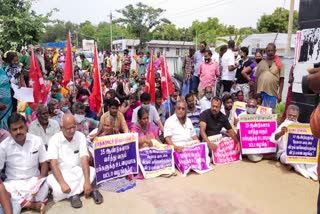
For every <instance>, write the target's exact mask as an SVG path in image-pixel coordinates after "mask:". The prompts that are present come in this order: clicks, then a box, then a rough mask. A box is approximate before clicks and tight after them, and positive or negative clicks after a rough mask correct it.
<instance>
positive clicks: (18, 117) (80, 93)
mask: <svg viewBox="0 0 320 214" xmlns="http://www.w3.org/2000/svg"><path fill="white" fill-rule="evenodd" d="M32 52H34V53H35V55H36V56H37V60H38V62H39V64H40V65H41V70H42V75H43V77H44V81H45V85H46V86H47V87H46V88H47V90H48V96H47V99H46V102H45V103H44V104H35V103H22V102H19V101H18V100H16V99H15V98H14V96H13V95H14V92H13V90H12V85H16V86H18V87H24V86H29V85H30V80H29V75H28V72H29V69H30V56H31V54H32ZM248 55H249V51H248V48H247V47H236V45H235V42H234V41H233V40H230V41H229V42H228V45H224V46H222V47H221V48H220V50H219V51H218V52H216V49H215V47H214V44H210V47H209V48H208V47H207V44H206V42H201V43H200V49H199V50H197V51H196V50H195V49H194V48H190V50H189V53H188V55H187V56H185V57H184V59H183V63H182V64H183V66H182V71H183V83H182V84H183V85H182V91H178V90H175V91H174V93H172V94H170V97H169V98H168V99H163V94H162V90H161V87H162V85H161V78H162V77H161V73H160V69H161V63H162V60H161V58H162V56H161V53H157V54H156V56H152V54H150V52H147V53H146V55H144V54H143V52H141V51H139V52H138V53H137V55H136V56H130V55H129V51H128V50H125V51H124V54H123V56H121V55H120V54H118V53H116V52H115V51H111V52H110V51H107V52H106V53H104V52H100V53H99V58H100V60H99V61H100V63H101V64H100V72H101V92H102V97H103V105H102V106H101V110H100V111H99V112H95V111H94V108H93V104H92V102H91V100H90V99H89V97H90V94H91V93H92V87H93V66H92V65H91V63H90V62H89V61H88V59H86V57H85V56H84V55H83V54H81V55H80V56H79V57H80V59H81V66H80V67H79V68H76V69H74V78H73V81H70V82H69V83H68V84H64V80H63V72H64V71H63V68H64V63H65V58H66V57H65V55H64V52H63V51H58V50H54V49H50V48H48V49H41V48H33V49H32V48H29V49H27V50H22V51H21V53H17V52H15V51H8V52H7V53H5V54H4V55H3V56H2V59H3V60H4V62H3V63H2V64H1V67H2V68H1V69H0V75H1V76H0V118H1V123H0V128H1V129H0V142H1V143H0V170H2V176H1V177H2V178H3V179H4V182H3V183H2V181H1V180H0V182H1V183H0V194H1V195H3V196H4V197H1V201H0V202H1V205H2V209H3V210H4V211H5V213H6V210H9V209H13V210H14V213H19V212H20V210H21V209H22V208H31V209H34V210H38V211H39V212H41V213H43V212H44V211H45V204H46V200H47V196H48V192H49V189H51V192H52V195H53V200H54V201H55V202H58V201H61V200H63V199H69V200H70V203H71V206H72V207H74V208H80V207H82V202H81V199H80V196H79V195H80V194H81V193H82V192H84V195H85V196H86V197H89V196H91V197H93V199H94V202H95V203H96V204H101V203H103V197H102V195H101V193H100V192H99V191H98V189H97V188H96V186H95V185H94V183H93V181H94V179H95V171H94V162H93V161H92V156H93V146H92V144H93V140H94V138H95V137H97V136H105V135H113V134H118V133H128V132H135V133H138V135H139V147H140V148H143V147H152V145H153V143H152V139H155V140H157V141H159V142H162V143H166V144H169V145H172V147H173V148H174V150H175V152H181V151H182V150H183V147H184V145H185V144H186V143H187V142H190V141H193V140H196V141H199V142H206V143H207V145H208V148H209V149H210V150H215V149H217V145H215V144H212V143H210V141H209V139H208V137H209V136H212V135H217V134H221V133H222V134H223V135H224V136H228V137H231V138H232V139H233V140H234V141H235V142H236V143H237V151H238V152H241V144H240V139H239V133H238V132H237V131H235V129H236V128H233V127H238V128H239V124H238V120H235V121H234V122H232V120H231V115H232V113H231V110H232V107H233V103H234V102H235V101H242V102H246V103H247V105H246V109H247V110H246V112H244V113H243V114H255V113H256V111H257V108H258V106H259V105H262V106H265V107H270V108H272V109H273V110H274V109H275V107H276V105H277V103H279V102H281V98H282V90H283V84H284V66H283V65H282V63H281V60H280V58H279V57H278V56H277V55H276V46H275V45H274V44H273V43H270V44H268V46H267V47H266V49H265V50H257V51H256V53H255V56H254V59H253V60H252V59H250V58H249V56H248ZM151 57H154V59H155V60H154V61H155V63H154V66H155V68H154V72H155V86H154V87H155V89H156V92H155V94H154V96H155V97H152V96H151V94H150V93H149V92H148V91H145V85H146V84H147V78H146V73H147V70H148V68H149V66H150V58H151ZM132 60H135V61H136V64H137V68H136V69H134V70H132V69H131V63H132ZM152 100H155V102H154V103H152ZM298 116H299V108H298V107H297V106H295V105H289V106H288V107H287V111H286V118H285V121H284V123H282V124H281V125H280V126H279V127H278V129H277V130H276V132H275V133H274V134H273V135H272V137H271V140H272V141H273V142H275V143H277V145H278V150H277V152H276V153H275V154H254V155H248V159H249V160H250V161H253V162H258V161H260V160H262V159H274V160H280V162H281V163H283V164H286V165H289V164H288V163H287V162H286V157H285V150H286V148H285V146H284V145H283V144H284V139H283V136H284V134H285V133H286V132H287V129H286V127H287V125H288V124H290V123H293V122H297V119H298ZM22 163H23V164H22ZM289 167H293V168H294V169H295V170H296V171H297V172H299V173H301V174H302V175H303V176H305V177H308V178H309V177H310V178H312V179H314V180H317V179H318V177H317V174H316V170H315V167H314V166H312V167H308V166H306V165H302V164H291V165H290V166H288V168H289ZM43 178H46V179H43ZM42 179H43V180H42ZM4 187H5V188H4ZM5 189H6V190H5ZM6 191H7V192H9V193H10V195H11V202H12V206H11V205H10V204H11V202H10V197H9V196H8V193H7V192H6ZM0 209H1V208H0Z"/></svg>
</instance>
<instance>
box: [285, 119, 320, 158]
mask: <svg viewBox="0 0 320 214" xmlns="http://www.w3.org/2000/svg"><path fill="white" fill-rule="evenodd" d="M287 128H288V132H287V134H286V139H287V162H288V163H306V164H308V163H309V164H314V163H317V160H318V155H319V140H318V139H317V138H316V137H314V136H313V135H312V133H311V129H310V125H309V124H291V125H289V126H288V127H287Z"/></svg>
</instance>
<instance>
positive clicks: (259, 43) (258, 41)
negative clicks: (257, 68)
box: [241, 33, 296, 57]
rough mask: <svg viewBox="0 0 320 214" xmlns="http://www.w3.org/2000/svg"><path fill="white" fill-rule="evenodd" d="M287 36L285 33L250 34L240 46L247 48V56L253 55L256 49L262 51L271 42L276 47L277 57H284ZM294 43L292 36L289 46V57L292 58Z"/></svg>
mask: <svg viewBox="0 0 320 214" xmlns="http://www.w3.org/2000/svg"><path fill="white" fill-rule="evenodd" d="M287 40H288V34H286V33H264V34H252V35H249V36H247V37H246V38H245V39H244V40H243V41H242V42H241V46H246V47H248V48H249V55H253V54H254V53H255V51H256V49H262V50H264V49H265V48H266V47H267V45H268V43H270V42H273V43H275V45H276V47H277V54H278V55H279V56H285V55H286V54H285V52H286V47H287ZM295 43H296V34H292V39H291V44H290V48H291V49H290V57H293V56H294V48H295Z"/></svg>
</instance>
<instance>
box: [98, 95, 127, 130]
mask: <svg viewBox="0 0 320 214" xmlns="http://www.w3.org/2000/svg"><path fill="white" fill-rule="evenodd" d="M119 106H120V104H119V102H118V101H117V100H115V99H112V100H110V102H109V111H107V112H106V113H104V114H103V115H102V116H101V118H100V124H102V123H103V121H104V118H105V117H109V116H111V117H112V118H113V124H112V126H113V127H114V128H115V129H117V131H118V132H120V133H128V132H129V128H128V126H127V123H126V120H125V118H124V116H123V114H122V113H121V112H120V111H119ZM100 131H101V125H99V131H98V132H100Z"/></svg>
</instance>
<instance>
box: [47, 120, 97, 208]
mask: <svg viewBox="0 0 320 214" xmlns="http://www.w3.org/2000/svg"><path fill="white" fill-rule="evenodd" d="M88 157H89V154H88V149H87V142H86V137H85V136H84V134H82V133H81V132H78V131H76V121H75V118H74V116H73V115H70V114H66V115H64V116H63V118H62V124H61V131H60V132H59V133H57V134H55V135H54V136H53V137H52V138H51V139H50V142H49V148H48V159H49V160H50V165H51V169H52V174H51V175H49V176H48V178H47V181H48V184H49V186H50V188H51V189H52V195H53V200H54V201H55V202H57V201H61V200H63V199H66V198H68V199H69V200H70V202H71V206H72V207H74V208H80V207H82V202H81V200H80V196H79V194H81V193H82V192H84V195H85V196H86V197H88V196H91V195H92V197H93V199H94V201H95V203H96V204H101V203H102V202H103V197H102V195H101V194H100V192H99V191H98V190H94V191H92V186H91V183H92V182H93V180H94V178H95V170H94V168H93V167H89V160H88Z"/></svg>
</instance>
